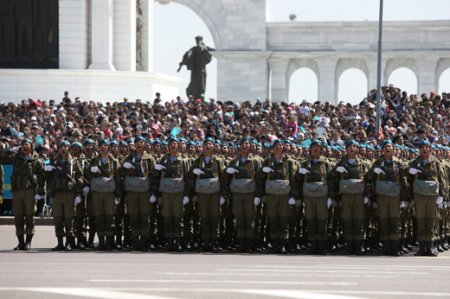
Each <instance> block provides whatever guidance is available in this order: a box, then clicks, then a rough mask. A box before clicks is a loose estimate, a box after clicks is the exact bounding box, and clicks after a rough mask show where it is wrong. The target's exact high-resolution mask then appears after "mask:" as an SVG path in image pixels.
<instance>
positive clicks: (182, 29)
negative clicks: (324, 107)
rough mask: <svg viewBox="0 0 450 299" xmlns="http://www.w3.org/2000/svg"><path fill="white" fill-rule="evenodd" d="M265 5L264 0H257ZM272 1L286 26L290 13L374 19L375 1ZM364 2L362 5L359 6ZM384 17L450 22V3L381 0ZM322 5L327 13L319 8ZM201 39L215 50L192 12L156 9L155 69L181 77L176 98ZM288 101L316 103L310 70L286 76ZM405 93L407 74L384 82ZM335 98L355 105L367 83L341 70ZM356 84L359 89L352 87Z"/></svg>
mask: <svg viewBox="0 0 450 299" xmlns="http://www.w3.org/2000/svg"><path fill="white" fill-rule="evenodd" d="M259 1H264V0H259ZM267 1H270V2H271V5H270V7H271V8H272V9H271V11H270V15H271V18H272V21H273V22H287V21H289V15H290V14H295V15H296V16H297V18H296V22H309V21H365V20H368V21H376V20H378V16H379V2H380V1H379V0H340V1H336V0H314V1H311V0H309V1H306V0H267ZM362 3H364V4H363V5H362ZM383 6H384V9H383V12H384V13H383V19H384V20H385V21H394V20H399V21H401V20H445V19H449V18H450V13H449V12H450V1H449V0H427V1H424V0H384V4H383ZM324 7H326V9H323V8H324ZM197 35H202V36H203V37H204V41H205V43H206V44H207V45H208V46H211V47H214V43H213V40H212V37H211V34H210V32H209V30H208V28H207V27H206V25H205V24H204V23H203V21H202V20H201V19H200V17H198V16H197V15H196V14H195V12H193V11H192V10H191V9H189V8H188V7H186V6H183V5H180V4H177V3H173V2H172V3H169V4H164V5H162V4H159V3H155V6H154V71H155V72H158V73H164V74H168V75H173V76H177V77H180V78H182V79H183V82H182V83H181V85H182V86H181V88H180V95H181V96H182V97H185V96H186V92H185V88H186V87H187V85H188V84H189V76H190V74H189V71H187V70H186V68H185V67H183V69H182V70H181V71H180V72H179V73H177V72H176V70H177V68H178V63H179V62H180V61H181V58H182V56H183V54H184V53H185V52H186V51H187V50H188V49H190V48H191V47H192V46H194V45H195V40H194V37H195V36H197ZM207 72H208V78H207V88H206V97H208V98H210V97H212V98H216V97H217V61H216V59H215V58H214V59H213V61H212V62H211V63H210V64H209V65H208V66H207ZM290 83H291V84H290V85H291V88H290V90H289V101H295V102H298V101H301V100H302V99H308V100H310V101H315V100H317V79H316V78H315V75H314V74H313V73H312V71H311V70H308V69H300V70H298V71H296V72H295V73H294V74H293V75H292V77H291V78H290ZM388 83H389V84H391V83H392V84H394V85H396V86H398V87H400V88H401V89H402V90H406V91H408V92H409V93H417V92H418V91H417V79H416V77H415V75H414V74H413V73H412V71H411V70H409V69H406V68H401V69H397V70H396V71H395V72H394V73H393V74H392V75H391V77H390V78H389V79H388ZM339 86H340V88H339V94H338V100H339V101H340V100H344V101H346V102H351V103H359V102H360V101H361V100H362V99H363V98H364V97H365V96H366V92H367V90H366V86H367V79H366V78H365V76H364V75H363V73H362V72H361V71H359V70H356V69H349V70H347V71H345V72H344V73H343V74H342V76H341V78H340V81H339ZM355 86H357V87H356V88H355ZM439 86H440V90H439V92H442V91H443V90H446V91H450V69H449V70H447V71H446V72H444V74H443V75H442V76H441V78H440V84H439Z"/></svg>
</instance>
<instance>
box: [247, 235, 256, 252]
mask: <svg viewBox="0 0 450 299" xmlns="http://www.w3.org/2000/svg"><path fill="white" fill-rule="evenodd" d="M254 247H255V245H254V242H253V239H252V238H246V239H245V252H247V253H252V252H253V251H254V249H255V248H254Z"/></svg>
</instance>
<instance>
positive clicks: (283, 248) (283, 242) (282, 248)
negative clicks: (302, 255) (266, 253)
mask: <svg viewBox="0 0 450 299" xmlns="http://www.w3.org/2000/svg"><path fill="white" fill-rule="evenodd" d="M286 242H287V241H286V240H281V241H280V242H279V244H280V247H279V248H278V252H279V253H281V254H286V253H287V250H286Z"/></svg>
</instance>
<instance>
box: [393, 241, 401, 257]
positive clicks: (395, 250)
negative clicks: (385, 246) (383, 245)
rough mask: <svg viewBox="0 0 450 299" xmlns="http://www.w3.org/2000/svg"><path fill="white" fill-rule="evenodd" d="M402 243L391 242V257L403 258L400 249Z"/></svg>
mask: <svg viewBox="0 0 450 299" xmlns="http://www.w3.org/2000/svg"><path fill="white" fill-rule="evenodd" d="M399 244H400V241H399V240H398V241H391V255H392V256H401V255H402V252H401V250H400V247H399Z"/></svg>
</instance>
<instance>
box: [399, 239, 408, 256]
mask: <svg viewBox="0 0 450 299" xmlns="http://www.w3.org/2000/svg"><path fill="white" fill-rule="evenodd" d="M406 243H407V241H406V239H405V238H401V239H400V251H401V252H402V253H404V254H406V253H409V250H408V248H407V247H406Z"/></svg>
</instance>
